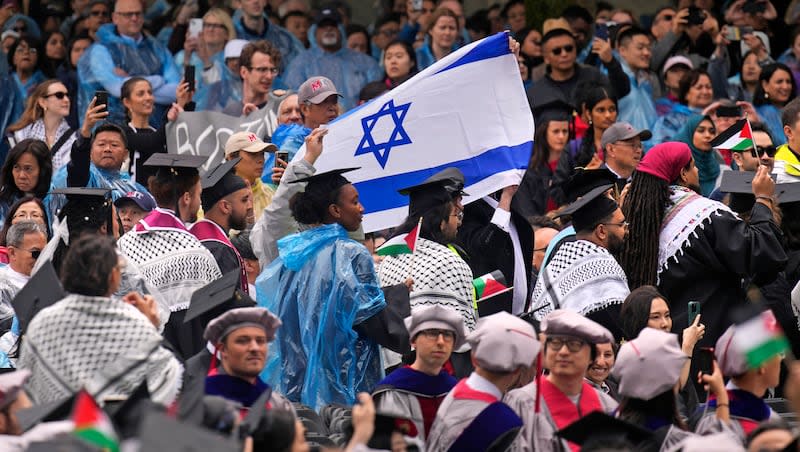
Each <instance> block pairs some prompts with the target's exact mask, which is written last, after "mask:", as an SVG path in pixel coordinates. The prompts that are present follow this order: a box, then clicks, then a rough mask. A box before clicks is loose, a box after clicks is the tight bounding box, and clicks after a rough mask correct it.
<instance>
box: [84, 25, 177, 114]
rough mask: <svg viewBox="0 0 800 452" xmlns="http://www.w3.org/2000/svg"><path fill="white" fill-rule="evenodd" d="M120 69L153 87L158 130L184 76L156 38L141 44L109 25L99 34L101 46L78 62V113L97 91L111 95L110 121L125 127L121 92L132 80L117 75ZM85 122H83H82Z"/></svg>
mask: <svg viewBox="0 0 800 452" xmlns="http://www.w3.org/2000/svg"><path fill="white" fill-rule="evenodd" d="M115 68H120V69H122V70H123V71H125V72H126V73H127V74H128V75H129V76H134V75H138V76H141V77H144V78H146V79H147V81H149V82H150V85H151V86H152V87H153V97H154V98H155V102H156V108H155V109H154V110H153V113H152V114H151V115H150V125H152V126H153V127H155V128H158V127H159V126H160V125H161V122H162V121H163V118H164V116H165V113H166V111H167V109H168V108H169V106H170V105H172V102H175V89H176V88H177V87H178V82H180V80H181V74H180V73H179V72H178V68H177V67H176V66H175V63H174V61H173V60H172V54H171V53H170V52H169V50H167V48H166V47H164V46H162V45H161V44H159V43H158V42H157V41H156V40H155V38H153V37H152V36H148V35H146V34H142V36H141V39H139V40H138V41H136V40H134V39H133V38H130V37H128V36H121V35H120V34H119V33H117V29H116V27H115V26H114V24H105V25H103V26H101V27H100V29H98V30H97V42H95V43H94V44H92V46H91V47H89V48H88V49H87V50H86V52H84V54H83V56H81V59H80V60H78V80H80V85H79V89H78V111H81V112H83V111H86V107H87V106H88V105H89V102H91V101H92V97H94V92H95V91H97V90H100V89H102V90H105V91H108V93H109V96H108V104H109V113H110V115H109V117H108V121H110V122H113V123H115V124H125V121H124V116H125V115H124V112H123V107H122V101H121V100H120V92H121V88H122V84H123V83H124V82H125V80H127V79H128V78H130V77H122V76H120V75H117V73H116V72H114V69H115ZM81 122H83V118H81Z"/></svg>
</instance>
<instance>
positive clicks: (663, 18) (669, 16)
mask: <svg viewBox="0 0 800 452" xmlns="http://www.w3.org/2000/svg"><path fill="white" fill-rule="evenodd" d="M673 17H675V16H673V15H672V14H664V15H663V16H661V17H660V18H659V19H658V20H663V21H665V22H669V21H671V20H672V18H673Z"/></svg>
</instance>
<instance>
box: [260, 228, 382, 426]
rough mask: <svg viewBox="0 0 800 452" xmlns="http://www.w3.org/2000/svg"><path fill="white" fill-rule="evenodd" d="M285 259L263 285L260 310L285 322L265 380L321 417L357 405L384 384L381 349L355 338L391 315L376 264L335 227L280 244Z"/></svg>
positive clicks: (262, 280) (270, 270) (263, 278)
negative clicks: (372, 321)
mask: <svg viewBox="0 0 800 452" xmlns="http://www.w3.org/2000/svg"><path fill="white" fill-rule="evenodd" d="M278 253H279V257H278V259H276V260H275V261H273V262H272V264H270V265H269V266H268V267H267V268H265V269H264V271H263V272H262V273H261V275H259V277H258V279H257V280H256V287H257V289H258V290H257V294H258V305H259V306H262V307H265V308H267V309H269V310H270V311H272V312H273V313H274V314H275V315H277V316H278V317H279V318H280V319H281V321H282V322H283V326H282V327H281V328H279V329H278V331H277V333H276V336H275V341H274V342H273V343H272V344H271V346H270V353H269V357H268V358H267V364H266V366H265V368H264V371H263V372H262V373H261V378H262V380H264V381H267V382H269V383H270V384H272V385H273V387H274V388H275V391H276V392H278V393H281V394H283V395H285V396H286V397H287V398H288V399H289V400H291V401H292V402H301V403H303V404H305V405H308V406H310V407H312V408H313V409H315V410H316V409H318V408H320V407H321V406H324V405H327V404H330V403H341V404H344V405H348V406H349V405H352V404H353V403H355V402H356V394H357V393H358V392H361V391H367V392H369V391H371V390H372V389H373V388H374V387H375V385H376V384H377V383H378V382H379V381H380V380H381V379H382V378H383V366H382V365H381V356H380V348H379V347H378V345H377V344H376V343H374V342H373V341H371V340H370V339H367V338H364V337H361V336H359V335H358V333H356V332H355V331H354V330H353V326H355V325H358V324H359V323H362V322H364V321H365V320H367V319H369V318H370V317H372V316H374V315H376V314H378V313H379V312H381V311H382V310H383V309H384V308H385V307H386V300H385V299H384V296H383V292H382V291H381V288H380V284H379V282H378V276H377V275H376V273H375V267H374V264H373V260H372V256H371V255H370V254H369V251H367V249H366V248H364V246H363V245H361V244H360V243H358V242H356V241H354V240H352V239H349V238H348V237H347V231H346V230H345V229H344V228H343V227H342V226H340V225H339V224H336V223H334V224H330V225H323V226H318V227H315V228H312V229H309V230H306V231H303V232H300V233H297V234H292V235H289V236H287V237H284V238H282V239H280V240H278Z"/></svg>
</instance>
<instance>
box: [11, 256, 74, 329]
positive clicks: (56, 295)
mask: <svg viewBox="0 0 800 452" xmlns="http://www.w3.org/2000/svg"><path fill="white" fill-rule="evenodd" d="M66 296H67V294H66V293H65V292H64V289H63V288H62V287H61V283H60V282H59V280H58V275H56V270H55V268H53V263H52V262H51V261H49V260H48V261H47V262H45V263H44V264H43V265H42V266H41V267H40V268H39V270H37V271H36V273H34V274H33V276H31V279H30V280H28V283H27V284H25V286H24V287H23V288H22V290H20V291H19V292H18V293H17V296H15V297H14V299H13V300H12V301H11V306H13V307H14V312H15V313H16V314H17V320H19V331H20V335H22V334H24V333H25V331H26V330H27V329H28V325H29V324H30V323H31V320H33V317H34V316H35V315H36V314H38V313H39V312H40V311H41V310H42V309H44V308H46V307H48V306H51V305H53V304H55V302H57V301H59V300H61V299H62V298H64V297H66Z"/></svg>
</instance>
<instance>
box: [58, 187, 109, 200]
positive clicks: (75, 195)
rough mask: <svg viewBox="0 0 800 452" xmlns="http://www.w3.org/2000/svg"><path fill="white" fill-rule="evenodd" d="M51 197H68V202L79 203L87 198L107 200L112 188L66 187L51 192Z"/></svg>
mask: <svg viewBox="0 0 800 452" xmlns="http://www.w3.org/2000/svg"><path fill="white" fill-rule="evenodd" d="M50 194H51V195H66V196H67V199H68V200H73V199H77V200H79V201H82V200H84V199H85V198H100V199H106V198H108V195H109V194H111V189H110V188H96V187H64V188H56V189H55V190H52V191H50Z"/></svg>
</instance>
